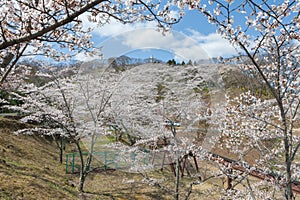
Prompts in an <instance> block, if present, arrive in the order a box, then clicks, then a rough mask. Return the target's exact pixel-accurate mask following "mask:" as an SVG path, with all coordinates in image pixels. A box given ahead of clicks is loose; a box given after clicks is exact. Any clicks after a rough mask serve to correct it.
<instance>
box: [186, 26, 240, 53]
mask: <svg viewBox="0 0 300 200" xmlns="http://www.w3.org/2000/svg"><path fill="white" fill-rule="evenodd" d="M188 32H189V33H190V34H191V37H192V38H194V39H195V40H196V41H198V42H199V43H201V46H202V48H203V49H204V50H205V51H206V52H207V53H208V55H209V56H210V57H219V56H223V57H226V56H232V55H236V54H237V52H236V50H235V48H234V47H232V45H231V44H230V43H229V42H228V41H227V40H225V39H223V38H222V37H221V36H220V35H218V34H217V33H211V34H208V35H203V34H202V33H200V32H198V31H195V30H193V29H188Z"/></svg>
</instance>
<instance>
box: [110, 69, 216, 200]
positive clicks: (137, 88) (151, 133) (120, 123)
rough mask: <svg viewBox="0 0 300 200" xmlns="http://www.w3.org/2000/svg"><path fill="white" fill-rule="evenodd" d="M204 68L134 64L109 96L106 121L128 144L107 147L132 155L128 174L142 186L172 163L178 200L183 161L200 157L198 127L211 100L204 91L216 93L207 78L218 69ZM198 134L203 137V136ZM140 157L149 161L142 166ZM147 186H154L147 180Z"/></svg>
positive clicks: (122, 143) (120, 143) (211, 82)
mask: <svg viewBox="0 0 300 200" xmlns="http://www.w3.org/2000/svg"><path fill="white" fill-rule="evenodd" d="M205 67H206V66H192V65H188V66H182V65H176V66H170V65H166V64H153V63H151V64H143V65H139V66H136V67H133V68H131V69H128V70H127V71H125V72H124V78H123V79H122V80H121V82H120V83H119V86H118V87H117V89H116V91H115V93H114V94H113V95H112V98H111V108H110V109H111V110H110V113H109V114H110V117H108V118H109V119H110V120H111V122H110V123H112V124H114V125H115V126H116V127H118V128H119V130H120V131H121V132H123V133H124V134H125V133H126V134H127V135H128V136H129V137H128V139H126V138H125V140H126V141H127V142H120V141H117V143H116V144H110V145H109V148H116V149H119V150H121V151H122V152H125V154H126V152H134V153H135V157H136V162H135V164H134V166H133V168H132V170H135V171H137V172H140V173H141V174H143V175H144V178H145V181H146V182H148V181H149V180H150V178H149V177H148V175H147V173H146V172H147V171H149V170H153V169H155V168H157V167H159V168H163V167H164V165H165V164H171V165H173V164H174V165H175V167H174V169H175V170H174V173H175V176H176V179H175V184H174V185H175V188H174V192H172V193H173V194H174V199H179V178H180V173H181V172H182V169H183V168H184V166H183V165H184V164H183V160H184V158H185V157H186V156H187V155H195V156H196V155H198V154H199V152H200V150H201V149H202V146H201V141H203V140H201V139H203V138H198V137H197V136H199V131H201V129H203V127H201V121H205V120H207V121H208V120H209V114H208V111H209V108H210V109H211V110H213V109H214V107H213V105H211V104H213V103H215V102H213V101H212V99H213V98H210V97H206V99H205V98H204V97H203V95H208V96H209V94H208V93H207V92H206V91H205V89H204V88H207V87H210V89H212V88H214V89H216V90H217V89H218V87H219V86H218V83H217V81H215V80H212V78H213V76H212V74H210V75H208V74H209V73H211V72H209V70H212V71H213V69H214V70H216V71H215V72H214V73H218V71H217V69H218V68H217V67H215V68H214V67H213V66H211V68H210V69H209V70H208V69H207V68H205ZM212 68H213V69H212ZM205 69H206V71H205ZM203 70H204V71H205V72H204V71H203ZM208 85H211V86H208ZM211 130H212V128H211ZM203 134H204V137H205V134H206V132H205V133H203ZM123 141H124V139H123ZM124 149H126V151H124ZM145 152H147V153H145ZM146 156H147V157H146ZM124 157H125V155H124V156H123V158H124ZM145 157H146V158H147V160H150V161H151V162H150V163H147V164H146V165H145V162H143V161H144V160H145ZM138 159H140V160H138ZM128 162H131V160H129V161H128ZM198 176H200V175H199V174H198ZM198 178H199V177H198ZM150 182H151V184H153V180H152V179H151V181H150Z"/></svg>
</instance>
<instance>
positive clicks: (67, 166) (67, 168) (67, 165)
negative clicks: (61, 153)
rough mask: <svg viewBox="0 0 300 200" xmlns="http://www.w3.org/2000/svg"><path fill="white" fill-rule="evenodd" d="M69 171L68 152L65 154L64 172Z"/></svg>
mask: <svg viewBox="0 0 300 200" xmlns="http://www.w3.org/2000/svg"><path fill="white" fill-rule="evenodd" d="M68 171H69V154H66V173H68Z"/></svg>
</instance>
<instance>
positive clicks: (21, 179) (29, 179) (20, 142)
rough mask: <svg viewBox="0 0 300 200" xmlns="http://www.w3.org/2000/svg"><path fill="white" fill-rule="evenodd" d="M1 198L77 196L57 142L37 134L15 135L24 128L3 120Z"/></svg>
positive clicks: (1, 124)
mask: <svg viewBox="0 0 300 200" xmlns="http://www.w3.org/2000/svg"><path fill="white" fill-rule="evenodd" d="M0 127H1V129H0V199H75V198H76V196H77V194H76V190H75V189H74V188H72V187H71V186H68V184H67V183H68V179H69V178H71V179H72V177H68V176H66V175H65V173H64V166H63V165H60V164H59V161H58V154H57V150H56V148H55V145H54V144H51V143H50V142H49V141H47V140H46V139H45V138H42V137H38V136H24V135H20V136H16V135H13V134H12V131H13V130H15V129H17V128H21V127H24V125H22V124H20V123H18V122H17V121H12V120H7V119H0Z"/></svg>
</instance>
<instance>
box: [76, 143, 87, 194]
mask: <svg viewBox="0 0 300 200" xmlns="http://www.w3.org/2000/svg"><path fill="white" fill-rule="evenodd" d="M76 146H77V150H78V153H79V157H80V177H79V183H78V191H79V192H83V186H84V182H85V177H86V173H85V169H84V160H83V154H82V150H81V147H80V144H79V142H78V141H77V142H76Z"/></svg>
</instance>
